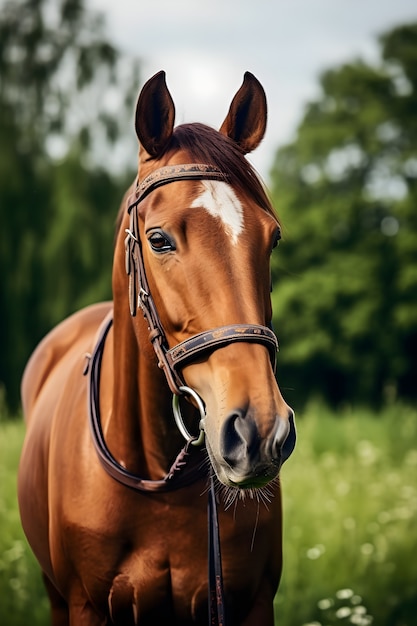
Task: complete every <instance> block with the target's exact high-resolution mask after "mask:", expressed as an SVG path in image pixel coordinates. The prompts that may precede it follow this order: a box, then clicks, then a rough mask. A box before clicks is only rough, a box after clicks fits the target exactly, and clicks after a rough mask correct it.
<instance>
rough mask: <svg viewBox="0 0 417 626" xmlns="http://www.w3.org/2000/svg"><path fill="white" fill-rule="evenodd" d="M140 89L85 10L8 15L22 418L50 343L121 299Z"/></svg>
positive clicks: (5, 102)
mask: <svg viewBox="0 0 417 626" xmlns="http://www.w3.org/2000/svg"><path fill="white" fill-rule="evenodd" d="M137 85H138V66H137V63H136V62H134V61H130V60H128V59H124V58H123V57H122V56H121V55H120V53H119V52H118V50H116V48H115V47H114V46H113V45H112V44H111V43H110V42H109V41H108V40H107V39H106V37H105V32H104V22H103V19H102V17H101V16H100V15H96V14H93V13H89V12H88V11H87V10H86V9H85V6H84V0H57V1H56V2H53V3H52V2H50V1H48V0H12V1H8V2H6V3H3V6H2V8H1V12H0V139H1V144H0V145H1V149H0V179H1V181H2V182H1V186H0V211H1V228H0V267H1V270H2V280H1V286H0V345H1V350H0V391H1V390H2V389H3V392H4V391H5V392H7V400H8V403H9V404H10V405H11V406H12V407H13V408H15V407H16V406H17V404H18V400H19V380H20V377H21V374H22V371H23V367H24V364H25V362H26V360H27V358H28V356H29V354H30V352H31V351H32V350H33V348H34V346H35V345H36V343H37V342H38V341H39V339H40V338H41V337H42V336H43V335H44V334H45V333H46V332H47V331H48V330H49V329H50V328H51V327H52V326H53V325H54V324H56V323H57V322H58V321H60V320H61V319H62V318H63V317H64V316H66V315H68V314H69V313H71V312H73V311H74V310H75V309H76V308H77V307H78V306H80V305H81V304H86V303H88V302H92V301H94V300H98V299H103V298H109V297H111V283H110V273H111V264H112V246H113V231H114V222H115V218H116V214H117V209H118V206H119V203H120V200H121V198H122V194H123V191H124V189H125V188H126V186H127V184H128V181H129V182H130V180H131V177H133V172H132V171H127V167H126V164H125V163H114V160H113V161H112V154H115V153H116V154H118V151H117V150H116V149H115V144H117V143H118V142H119V143H120V141H121V139H122V138H123V137H124V136H125V135H126V136H131V137H132V138H133V132H132V131H131V130H130V128H129V126H131V125H133V121H132V118H133V115H132V111H133V98H134V95H135V92H136V89H137ZM109 96H110V97H109ZM132 127H133V126H132ZM127 128H129V132H128V131H127ZM129 150H130V154H131V156H132V159H134V157H135V150H136V148H135V147H133V143H132V145H131V146H128V150H127V151H128V152H129ZM103 155H106V158H105V160H103ZM133 162H134V161H133V160H132V164H133ZM115 166H117V171H116V173H114V174H113V173H112V168H113V167H115ZM104 250H105V253H104Z"/></svg>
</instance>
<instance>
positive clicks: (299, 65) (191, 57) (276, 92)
mask: <svg viewBox="0 0 417 626" xmlns="http://www.w3.org/2000/svg"><path fill="white" fill-rule="evenodd" d="M88 5H89V6H90V7H91V8H94V9H97V10H100V11H101V12H103V13H104V15H105V16H106V21H107V32H108V34H109V36H110V38H111V39H112V40H113V41H114V42H115V43H116V44H117V45H118V47H120V48H121V49H122V50H123V51H124V52H125V53H127V54H128V55H132V56H136V57H138V58H139V59H140V60H141V62H142V65H141V67H142V76H141V77H142V79H143V82H145V81H146V80H147V79H148V78H149V77H151V76H152V75H153V74H154V73H156V72H157V71H159V70H161V69H163V70H165V71H166V73H167V84H168V88H169V90H170V92H171V94H172V96H173V99H174V102H175V106H176V112H177V114H176V124H180V123H183V122H195V121H198V122H203V123H206V124H209V125H210V126H214V127H215V128H219V127H220V125H221V123H222V121H223V119H224V118H225V116H226V114H227V111H228V108H229V105H230V102H231V100H232V98H233V96H234V94H235V93H236V91H237V89H238V88H239V87H240V85H241V83H242V80H243V74H244V72H245V71H246V70H249V71H251V72H252V73H253V74H255V76H256V77H257V78H258V79H259V80H260V81H261V83H262V84H263V86H264V89H265V91H266V94H267V100H268V127H267V133H266V136H265V139H264V141H263V142H262V144H261V146H260V147H259V148H258V149H257V150H256V151H255V152H254V153H253V155H250V160H251V162H252V163H253V164H254V165H255V167H256V169H257V170H258V171H259V173H260V174H261V176H262V177H263V178H265V179H266V180H267V179H268V172H269V169H270V167H271V165H272V160H273V155H274V152H275V150H276V149H277V148H278V147H279V146H280V145H282V144H284V143H286V142H288V141H290V140H291V138H292V137H294V134H295V131H296V128H297V123H298V122H299V121H300V119H301V116H302V113H303V107H304V105H305V104H306V102H307V101H309V100H311V99H313V98H314V97H315V96H317V94H318V89H319V83H318V77H319V75H320V73H321V72H322V71H323V70H325V69H326V68H331V67H335V66H337V65H339V64H341V63H343V62H346V61H350V60H353V59H357V58H359V57H360V58H363V59H365V60H367V61H370V62H376V61H377V59H378V45H377V37H378V35H380V34H381V33H383V32H385V31H387V30H390V29H391V28H393V27H394V26H396V25H399V24H402V23H405V22H409V21H417V2H416V0H204V1H200V0H148V2H141V1H140V0H116V1H115V0H88ZM140 87H141V85H138V91H139V88H140Z"/></svg>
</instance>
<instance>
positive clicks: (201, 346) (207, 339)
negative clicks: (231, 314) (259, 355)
mask: <svg viewBox="0 0 417 626" xmlns="http://www.w3.org/2000/svg"><path fill="white" fill-rule="evenodd" d="M236 341H245V342H249V343H260V344H263V345H265V346H266V347H267V348H268V350H269V354H270V358H271V363H272V366H273V368H274V369H275V361H276V354H277V351H278V340H277V338H276V336H275V334H274V333H273V332H272V330H270V329H269V328H267V327H266V326H260V325H258V324H234V325H230V326H219V327H218V328H214V329H213V330H207V331H205V332H203V333H199V334H198V335H194V336H193V337H190V339H186V340H185V341H182V342H181V343H179V344H178V345H176V346H175V347H174V348H171V349H170V350H168V351H167V353H166V357H167V360H168V363H169V364H170V367H171V368H172V369H174V370H176V369H177V368H181V367H184V365H185V364H186V363H188V362H189V361H192V360H194V359H195V358H196V357H197V356H199V355H200V354H201V353H203V352H208V351H212V350H217V349H218V348H222V347H223V346H226V345H228V344H230V343H234V342H236Z"/></svg>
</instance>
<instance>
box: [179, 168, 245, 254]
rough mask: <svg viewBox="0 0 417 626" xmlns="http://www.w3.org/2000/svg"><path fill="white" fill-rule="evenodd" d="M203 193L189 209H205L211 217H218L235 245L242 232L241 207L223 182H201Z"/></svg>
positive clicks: (237, 199)
mask: <svg viewBox="0 0 417 626" xmlns="http://www.w3.org/2000/svg"><path fill="white" fill-rule="evenodd" d="M201 184H202V186H203V188H204V191H203V192H202V193H201V194H200V195H199V196H198V197H197V198H196V199H195V200H194V202H193V203H192V205H191V207H193V208H197V207H200V208H203V209H206V211H208V212H209V213H210V215H212V216H213V217H219V218H220V219H221V220H222V222H223V224H224V227H225V231H226V233H227V234H228V235H229V236H230V237H231V239H232V243H233V244H234V245H236V244H237V240H238V237H239V235H240V233H241V232H242V230H243V207H242V203H241V202H240V200H239V198H238V197H237V195H236V194H235V192H234V191H233V189H232V188H231V186H230V185H228V184H227V183H225V182H223V181H217V180H202V181H201Z"/></svg>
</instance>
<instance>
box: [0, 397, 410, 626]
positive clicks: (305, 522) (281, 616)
mask: <svg viewBox="0 0 417 626" xmlns="http://www.w3.org/2000/svg"><path fill="white" fill-rule="evenodd" d="M23 432H24V429H23V425H22V424H21V422H20V421H16V420H14V421H6V420H3V421H1V420H0V624H2V625H4V626H14V625H21V626H27V624H29V623H30V624H31V626H38V625H41V624H42V625H45V624H48V607H47V603H46V600H45V595H44V592H43V588H42V583H41V580H40V576H39V571H38V568H37V565H36V563H35V561H34V558H33V557H32V555H31V553H30V550H29V548H28V547H27V544H26V542H25V539H24V537H23V533H22V531H21V529H20V523H19V515H18V511H17V505H16V496H15V491H16V468H17V463H18V457H19V451H20V446H21V442H22V438H23ZM298 434H299V440H298V444H297V448H296V451H295V452H294V454H293V456H292V457H291V459H290V460H289V461H288V463H287V464H286V465H285V466H284V468H283V471H282V485H283V492H284V517H285V520H284V521H285V525H284V555H285V561H284V573H283V578H282V583H281V586H280V590H279V593H278V596H277V599H276V624H277V625H279V626H304V625H307V624H308V626H319V625H322V626H333V625H335V624H341V625H342V624H357V625H362V626H366V625H367V624H371V623H373V624H374V625H375V626H412V625H413V624H415V623H416V615H417V411H416V410H414V409H410V408H407V407H403V406H401V405H397V406H392V407H390V408H389V409H386V410H385V411H384V413H383V414H381V415H378V416H377V415H372V414H371V413H369V412H368V411H361V410H358V411H355V412H352V413H349V412H345V413H343V414H339V415H337V416H336V417H334V416H332V415H331V414H330V413H329V412H328V411H327V410H325V409H323V407H320V406H311V407H310V408H309V409H308V410H307V411H306V413H305V415H303V416H300V417H299V418H298ZM260 626H261V625H260Z"/></svg>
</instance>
